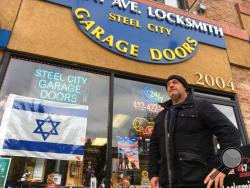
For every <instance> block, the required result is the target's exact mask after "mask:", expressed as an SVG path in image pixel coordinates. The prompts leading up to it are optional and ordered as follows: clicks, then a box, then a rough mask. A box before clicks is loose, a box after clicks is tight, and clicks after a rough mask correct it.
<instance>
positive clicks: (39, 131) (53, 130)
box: [33, 116, 60, 141]
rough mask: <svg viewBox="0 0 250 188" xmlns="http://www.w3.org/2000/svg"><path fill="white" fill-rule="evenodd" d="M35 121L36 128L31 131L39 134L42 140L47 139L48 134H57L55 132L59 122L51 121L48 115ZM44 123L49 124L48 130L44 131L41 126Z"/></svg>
mask: <svg viewBox="0 0 250 188" xmlns="http://www.w3.org/2000/svg"><path fill="white" fill-rule="evenodd" d="M36 123H37V128H36V129H35V130H34V131H33V133H36V134H41V135H42V137H43V140H44V141H45V140H47V138H48V137H49V136H50V135H58V132H57V130H56V128H57V127H58V125H59V124H60V122H59V121H53V120H52V119H51V117H50V116H48V117H47V118H46V119H44V120H42V119H36ZM46 123H50V124H51V130H50V131H44V130H43V128H42V126H43V125H45V124H46Z"/></svg>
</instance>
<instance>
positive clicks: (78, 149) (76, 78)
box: [0, 58, 109, 188]
mask: <svg viewBox="0 0 250 188" xmlns="http://www.w3.org/2000/svg"><path fill="white" fill-rule="evenodd" d="M13 94H14V95H13ZM108 97H109V77H108V76H105V75H100V74H94V73H89V72H83V71H80V70H73V69H68V68H64V67H57V66H52V65H47V64H41V63H35V62H31V61H27V60H20V59H15V58H11V60H10V62H9V65H8V69H7V72H6V75H5V78H4V81H3V84H2V87H1V92H0V110H1V114H0V118H1V119H2V118H3V119H2V124H1V127H0V128H2V129H1V130H5V131H4V140H3V143H4V145H3V146H4V147H3V149H2V150H1V152H2V154H4V155H5V157H9V158H12V161H11V165H10V169H9V173H8V178H7V183H6V184H7V185H6V186H9V187H23V188H25V187H30V186H31V187H32V186H33V187H36V188H38V187H45V185H52V184H53V183H56V184H58V185H63V186H64V185H66V186H71V187H83V185H84V186H86V187H89V184H90V181H91V180H92V183H93V182H94V181H95V180H96V183H97V184H100V183H101V181H102V180H103V179H104V175H105V163H106V149H107V148H106V146H107V121H108V120H107V117H108ZM6 101H8V103H6ZM7 111H8V113H9V114H10V116H7V115H5V114H7ZM3 114H4V115H3ZM32 118H33V119H32ZM12 120H14V121H12ZM32 126H33V127H32ZM3 127H5V129H4V128H3ZM15 130H20V131H19V132H18V131H15ZM97 130H98V131H97ZM0 132H1V131H0ZM2 134H3V132H2ZM7 136H8V137H7ZM18 136H19V138H18ZM20 137H21V138H20ZM14 138H15V139H14ZM7 140H8V142H7ZM13 140H15V142H10V141H13ZM75 143H80V144H78V145H76V144H75ZM57 144H58V145H57ZM6 154H7V155H6ZM93 176H94V177H95V178H92V179H91V177H93Z"/></svg>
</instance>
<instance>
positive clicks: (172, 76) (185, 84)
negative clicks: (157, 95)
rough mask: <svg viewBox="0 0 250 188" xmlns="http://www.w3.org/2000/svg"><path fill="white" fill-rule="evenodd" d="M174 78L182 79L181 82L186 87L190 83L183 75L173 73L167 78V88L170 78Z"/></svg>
mask: <svg viewBox="0 0 250 188" xmlns="http://www.w3.org/2000/svg"><path fill="white" fill-rule="evenodd" d="M173 79H176V80H178V81H180V82H181V83H182V85H183V86H184V87H185V88H186V89H188V83H187V81H186V79H185V78H183V77H181V76H178V75H171V76H169V77H168V78H167V81H166V88H167V83H168V81H169V80H173Z"/></svg>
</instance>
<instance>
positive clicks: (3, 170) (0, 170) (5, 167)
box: [0, 157, 11, 187]
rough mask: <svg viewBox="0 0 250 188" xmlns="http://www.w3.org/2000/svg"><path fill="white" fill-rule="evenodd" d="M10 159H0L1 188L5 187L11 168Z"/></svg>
mask: <svg viewBox="0 0 250 188" xmlns="http://www.w3.org/2000/svg"><path fill="white" fill-rule="evenodd" d="M10 162H11V159H10V158H2V157H0V187H4V186H5V183H6V179H7V176H8V172H9V167H10Z"/></svg>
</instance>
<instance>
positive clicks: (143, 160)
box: [111, 78, 168, 187]
mask: <svg viewBox="0 0 250 188" xmlns="http://www.w3.org/2000/svg"><path fill="white" fill-rule="evenodd" d="M167 99H168V98H167V94H166V89H165V87H163V86H158V85H153V84H147V83H143V82H138V81H131V80H125V79H121V78H115V80H114V114H113V140H112V151H113V154H112V179H111V182H112V184H113V187H128V186H129V185H131V187H132V186H140V187H150V183H149V179H148V172H147V163H148V151H149V148H148V146H149V138H150V136H151V133H152V129H153V127H154V123H153V119H154V117H155V116H156V115H157V113H158V112H159V111H161V110H162V107H161V106H160V105H158V103H161V102H164V101H166V100H167Z"/></svg>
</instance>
